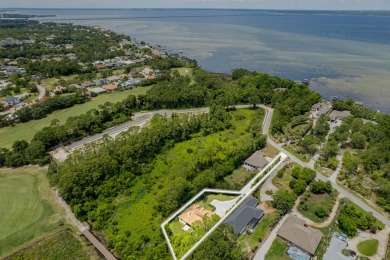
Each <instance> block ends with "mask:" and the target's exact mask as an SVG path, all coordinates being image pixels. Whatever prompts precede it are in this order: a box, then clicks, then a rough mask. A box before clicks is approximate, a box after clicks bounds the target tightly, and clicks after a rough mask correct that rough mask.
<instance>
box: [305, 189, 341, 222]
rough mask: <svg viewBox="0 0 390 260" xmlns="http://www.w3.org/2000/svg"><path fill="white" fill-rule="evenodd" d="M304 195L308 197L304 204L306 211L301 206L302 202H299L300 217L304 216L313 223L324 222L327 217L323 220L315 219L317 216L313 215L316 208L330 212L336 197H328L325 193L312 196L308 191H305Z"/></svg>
mask: <svg viewBox="0 0 390 260" xmlns="http://www.w3.org/2000/svg"><path fill="white" fill-rule="evenodd" d="M305 194H307V196H308V198H307V201H305V202H304V203H305V205H306V207H307V208H306V210H305V209H304V206H303V204H302V202H303V201H301V203H300V204H299V205H298V211H299V212H300V213H301V214H302V215H304V216H305V217H307V218H308V219H310V220H312V221H314V222H317V223H322V222H324V221H325V220H326V219H327V217H324V218H319V217H317V215H316V214H315V213H314V212H315V209H316V207H317V206H322V207H324V208H325V209H329V212H330V211H331V210H332V208H333V205H334V203H335V201H336V197H334V196H330V195H329V194H327V193H325V194H313V193H311V192H309V191H306V193H305ZM305 194H304V196H305Z"/></svg>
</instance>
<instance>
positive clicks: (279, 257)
mask: <svg viewBox="0 0 390 260" xmlns="http://www.w3.org/2000/svg"><path fill="white" fill-rule="evenodd" d="M287 248H288V245H287V244H286V243H285V242H283V241H282V240H280V239H279V238H275V240H274V242H273V243H272V246H271V248H270V249H269V251H268V253H267V254H266V255H265V258H264V259H265V260H289V259H290V258H288V256H287V255H286V251H287Z"/></svg>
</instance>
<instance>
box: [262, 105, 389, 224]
mask: <svg viewBox="0 0 390 260" xmlns="http://www.w3.org/2000/svg"><path fill="white" fill-rule="evenodd" d="M265 109H267V111H268V113H267V120H265V121H266V122H268V120H269V122H271V118H272V115H273V109H272V108H269V107H265ZM265 127H267V128H268V129H269V124H268V125H267V124H265ZM263 132H264V131H263ZM267 142H268V143H270V144H271V145H272V146H274V147H275V148H276V149H278V150H279V151H280V152H283V153H284V154H286V155H287V156H288V157H290V159H291V160H292V161H294V162H296V163H298V164H299V165H301V166H303V167H308V168H310V169H312V170H314V168H313V167H312V166H310V165H309V164H307V163H305V162H303V161H301V160H299V159H298V158H297V157H296V156H294V155H293V154H291V153H290V152H288V151H286V150H285V149H284V148H283V147H282V146H281V145H279V144H278V143H276V142H275V141H274V140H272V139H271V138H270V137H269V136H268V135H267ZM315 172H316V174H317V179H319V180H321V181H330V182H331V183H332V186H333V188H334V189H336V190H337V191H338V192H339V193H340V194H342V195H343V196H344V197H346V198H347V199H349V200H351V201H352V202H353V203H355V204H356V205H358V206H359V207H361V208H362V209H364V210H365V211H367V212H371V213H372V214H373V216H374V217H375V218H377V219H378V220H380V221H382V222H383V223H384V224H385V225H387V226H389V227H390V220H389V219H388V218H387V217H385V216H383V215H382V214H381V213H379V212H378V211H376V210H375V209H373V208H372V207H370V206H368V205H367V204H366V203H364V202H363V201H361V200H360V199H359V198H358V197H356V196H355V195H353V194H352V193H350V192H349V191H347V190H345V189H344V188H342V187H341V186H339V185H338V184H337V183H336V182H335V181H334V180H333V179H332V180H331V179H329V178H328V177H325V176H324V175H322V174H320V173H319V172H317V171H315Z"/></svg>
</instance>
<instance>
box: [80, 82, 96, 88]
mask: <svg viewBox="0 0 390 260" xmlns="http://www.w3.org/2000/svg"><path fill="white" fill-rule="evenodd" d="M80 85H81V87H83V88H90V87H92V86H95V83H93V82H91V81H86V82H83V83H81V84H80Z"/></svg>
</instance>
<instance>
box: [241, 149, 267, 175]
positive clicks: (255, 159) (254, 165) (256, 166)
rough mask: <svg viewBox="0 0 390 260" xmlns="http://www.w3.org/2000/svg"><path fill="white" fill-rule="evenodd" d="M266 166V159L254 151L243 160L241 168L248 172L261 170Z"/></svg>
mask: <svg viewBox="0 0 390 260" xmlns="http://www.w3.org/2000/svg"><path fill="white" fill-rule="evenodd" d="M267 164H268V161H267V159H266V158H265V157H264V156H263V154H262V153H261V152H260V151H256V152H255V153H254V154H252V155H251V156H250V157H249V158H248V159H246V160H245V162H244V165H243V167H244V168H246V169H247V170H250V171H255V170H260V169H263V168H264V167H265V166H266V165H267Z"/></svg>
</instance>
